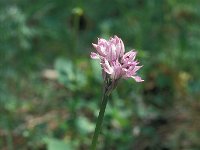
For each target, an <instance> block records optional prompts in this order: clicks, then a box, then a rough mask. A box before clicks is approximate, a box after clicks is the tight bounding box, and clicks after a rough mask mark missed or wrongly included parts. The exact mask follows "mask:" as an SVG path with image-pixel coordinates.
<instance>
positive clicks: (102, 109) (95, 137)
mask: <svg viewBox="0 0 200 150" xmlns="http://www.w3.org/2000/svg"><path fill="white" fill-rule="evenodd" d="M107 102H108V95H107V94H106V90H104V93H103V97H102V103H101V106H100V112H99V116H98V118H97V123H96V128H95V131H94V135H93V138H92V145H91V148H90V150H96V145H97V140H98V136H99V133H100V131H101V125H102V122H103V118H104V113H105V109H106V105H107Z"/></svg>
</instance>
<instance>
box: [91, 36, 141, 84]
mask: <svg viewBox="0 0 200 150" xmlns="http://www.w3.org/2000/svg"><path fill="white" fill-rule="evenodd" d="M93 46H94V48H95V49H96V50H97V53H94V52H92V53H91V55H90V56H91V58H92V59H100V64H101V67H102V71H103V75H104V76H105V75H106V76H107V75H108V77H109V78H110V79H111V82H113V81H114V82H115V81H118V80H119V79H120V78H124V79H127V78H133V79H135V81H136V82H142V81H144V80H142V79H141V77H139V76H137V75H136V74H137V71H138V70H139V69H140V68H141V67H142V66H138V64H139V62H138V61H136V60H135V57H136V54H137V52H136V51H135V50H131V51H129V52H127V53H125V54H124V52H125V48H124V43H123V41H122V40H121V39H120V38H118V37H117V36H114V37H113V38H110V39H109V40H105V39H102V38H99V39H98V43H97V44H93ZM104 78H105V77H104Z"/></svg>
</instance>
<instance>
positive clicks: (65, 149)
mask: <svg viewBox="0 0 200 150" xmlns="http://www.w3.org/2000/svg"><path fill="white" fill-rule="evenodd" d="M46 143H47V149H48V150H73V149H72V146H71V145H70V144H69V143H65V142H63V141H61V140H57V139H53V138H48V139H47V140H46Z"/></svg>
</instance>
